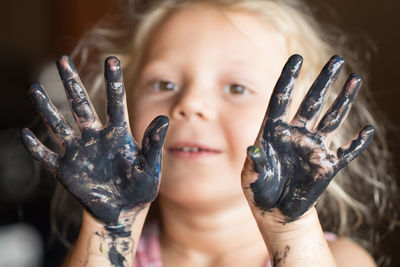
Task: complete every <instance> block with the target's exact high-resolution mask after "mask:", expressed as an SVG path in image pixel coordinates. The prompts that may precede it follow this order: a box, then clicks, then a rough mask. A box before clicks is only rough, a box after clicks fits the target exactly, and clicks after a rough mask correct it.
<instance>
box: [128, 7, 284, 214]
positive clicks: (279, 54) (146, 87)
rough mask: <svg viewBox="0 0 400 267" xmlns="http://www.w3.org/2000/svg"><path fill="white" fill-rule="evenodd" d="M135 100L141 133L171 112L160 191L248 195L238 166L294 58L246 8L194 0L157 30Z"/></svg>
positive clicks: (197, 199) (186, 198)
mask: <svg viewBox="0 0 400 267" xmlns="http://www.w3.org/2000/svg"><path fill="white" fill-rule="evenodd" d="M144 53H145V55H144V61H143V65H142V68H141V72H140V74H139V78H138V79H137V81H136V83H135V88H134V90H136V93H135V94H133V95H134V97H133V98H134V99H130V102H129V103H130V105H129V115H130V119H131V127H132V132H133V135H134V137H135V139H136V140H137V141H139V142H141V138H142V136H143V133H144V131H145V129H146V127H147V126H148V125H149V123H150V122H151V121H152V120H153V119H154V118H155V117H156V116H157V115H160V114H163V115H167V116H168V117H169V118H170V127H169V130H168V134H167V138H166V141H165V144H164V150H163V169H162V182H161V188H160V194H161V195H162V196H163V197H164V198H169V199H171V200H175V201H178V202H179V203H181V204H182V205H186V206H188V205H190V206H193V205H201V206H203V205H204V204H208V207H210V208H213V207H218V206H219V205H225V204H227V203H229V202H232V201H238V200H240V201H242V200H243V199H244V197H243V193H242V189H241V185H240V173H241V169H242V166H243V163H244V160H245V157H246V149H247V147H248V146H249V145H252V144H253V143H254V140H255V138H256V136H257V134H258V131H259V129H260V126H261V123H262V121H263V117H264V114H265V111H266V108H267V105H268V101H269V98H270V95H271V92H272V90H273V87H274V84H275V82H276V80H277V79H278V77H279V74H280V72H281V69H282V67H283V65H284V63H285V61H286V59H287V58H288V56H289V55H288V52H287V47H286V43H285V41H284V38H283V36H281V35H280V34H279V33H277V32H276V31H275V30H274V28H273V27H272V26H271V25H269V24H268V23H267V22H266V21H264V20H261V19H260V18H258V17H256V16H254V15H249V14H247V13H244V12H237V11H236V12H233V11H227V10H219V9H216V8H214V7H212V6H208V5H205V4H202V5H201V4H198V5H191V6H189V7H186V8H183V9H180V10H178V11H176V12H174V13H173V14H172V15H171V16H169V17H168V18H167V19H166V20H165V21H164V22H163V23H162V24H161V25H160V27H158V28H157V30H156V31H155V32H154V33H153V34H152V36H151V38H150V40H149V41H148V45H147V47H146V49H145V51H144Z"/></svg>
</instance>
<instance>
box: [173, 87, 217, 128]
mask: <svg viewBox="0 0 400 267" xmlns="http://www.w3.org/2000/svg"><path fill="white" fill-rule="evenodd" d="M214 98H215V96H213V95H212V93H210V92H209V90H202V89H201V88H200V87H195V86H191V87H186V88H184V89H182V90H181V91H180V92H179V94H177V96H176V101H175V103H174V106H173V107H172V111H171V113H172V114H171V117H172V118H173V119H175V120H194V119H200V120H213V119H215V117H216V111H215V108H213V104H212V103H213V102H214Z"/></svg>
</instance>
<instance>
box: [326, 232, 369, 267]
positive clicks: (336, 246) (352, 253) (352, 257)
mask: <svg viewBox="0 0 400 267" xmlns="http://www.w3.org/2000/svg"><path fill="white" fill-rule="evenodd" d="M328 245H329V248H330V249H331V252H332V254H333V257H334V258H335V260H336V263H337V266H338V267H347V266H349V267H350V266H363V267H374V266H376V264H375V262H374V260H373V258H372V256H371V255H370V254H369V253H368V252H367V251H366V250H365V249H364V248H362V247H361V246H360V245H358V244H357V243H356V242H354V241H352V240H351V239H349V238H344V237H341V238H337V239H336V240H334V241H329V242H328Z"/></svg>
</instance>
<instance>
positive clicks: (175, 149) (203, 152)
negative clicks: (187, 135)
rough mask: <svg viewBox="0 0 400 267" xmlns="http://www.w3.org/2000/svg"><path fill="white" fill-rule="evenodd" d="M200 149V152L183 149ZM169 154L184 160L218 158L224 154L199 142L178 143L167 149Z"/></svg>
mask: <svg viewBox="0 0 400 267" xmlns="http://www.w3.org/2000/svg"><path fill="white" fill-rule="evenodd" d="M184 147H186V148H198V149H199V150H198V151H184V150H182V148H184ZM166 151H167V152H168V154H170V155H172V156H174V157H177V158H182V159H201V158H207V157H213V156H217V155H219V154H221V153H222V151H221V150H219V149H216V148H214V147H212V146H209V145H204V144H201V143H197V142H177V143H174V144H172V145H169V146H168V147H167V148H166Z"/></svg>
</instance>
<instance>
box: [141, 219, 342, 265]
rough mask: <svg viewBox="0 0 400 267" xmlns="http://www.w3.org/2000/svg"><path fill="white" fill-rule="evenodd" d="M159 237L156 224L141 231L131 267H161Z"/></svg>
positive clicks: (327, 236) (331, 238)
mask: <svg viewBox="0 0 400 267" xmlns="http://www.w3.org/2000/svg"><path fill="white" fill-rule="evenodd" d="M159 237H160V228H159V227H158V225H157V224H155V223H154V224H151V225H149V226H147V227H145V228H144V229H143V232H142V235H141V236H140V240H139V244H138V248H137V251H136V257H135V262H134V264H133V267H162V262H161V249H160V239H159ZM336 238H337V236H336V235H335V234H333V233H329V232H326V233H325V239H326V240H327V241H334V240H336ZM271 266H272V265H271V262H270V261H267V262H266V263H265V267H271Z"/></svg>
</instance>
